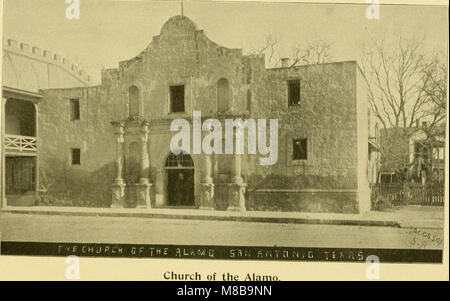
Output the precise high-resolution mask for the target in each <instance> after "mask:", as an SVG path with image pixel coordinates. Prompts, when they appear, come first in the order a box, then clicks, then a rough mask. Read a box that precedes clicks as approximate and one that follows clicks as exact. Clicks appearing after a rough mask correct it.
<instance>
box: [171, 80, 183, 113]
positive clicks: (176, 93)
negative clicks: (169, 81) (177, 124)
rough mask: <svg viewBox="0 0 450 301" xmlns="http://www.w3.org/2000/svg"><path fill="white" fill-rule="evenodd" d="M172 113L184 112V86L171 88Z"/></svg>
mask: <svg viewBox="0 0 450 301" xmlns="http://www.w3.org/2000/svg"><path fill="white" fill-rule="evenodd" d="M170 111H171V112H172V113H178V112H184V85H179V86H171V87H170Z"/></svg>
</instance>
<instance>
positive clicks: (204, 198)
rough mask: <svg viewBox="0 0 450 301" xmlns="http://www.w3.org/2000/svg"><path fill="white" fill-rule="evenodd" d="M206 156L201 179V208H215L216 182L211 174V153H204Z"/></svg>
mask: <svg viewBox="0 0 450 301" xmlns="http://www.w3.org/2000/svg"><path fill="white" fill-rule="evenodd" d="M203 158H204V171H203V172H204V173H203V178H202V180H201V181H200V186H201V195H200V209H204V210H214V184H213V179H212V176H211V173H212V162H211V155H206V154H204V155H203Z"/></svg>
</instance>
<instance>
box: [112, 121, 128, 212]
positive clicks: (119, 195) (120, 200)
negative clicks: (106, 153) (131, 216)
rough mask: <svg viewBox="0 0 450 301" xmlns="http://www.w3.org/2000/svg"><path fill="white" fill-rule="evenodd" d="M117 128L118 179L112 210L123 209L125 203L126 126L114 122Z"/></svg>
mask: <svg viewBox="0 0 450 301" xmlns="http://www.w3.org/2000/svg"><path fill="white" fill-rule="evenodd" d="M112 125H113V126H115V132H114V135H115V138H116V142H117V143H116V177H115V179H114V182H113V184H112V185H111V189H112V202H111V208H123V206H124V202H125V182H124V181H123V177H122V171H123V142H124V138H123V135H124V130H123V128H124V124H123V123H122V122H112Z"/></svg>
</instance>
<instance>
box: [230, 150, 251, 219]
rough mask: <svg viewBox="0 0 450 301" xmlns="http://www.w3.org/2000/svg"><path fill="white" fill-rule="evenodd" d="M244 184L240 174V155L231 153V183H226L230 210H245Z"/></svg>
mask: <svg viewBox="0 0 450 301" xmlns="http://www.w3.org/2000/svg"><path fill="white" fill-rule="evenodd" d="M246 186H247V185H246V184H244V180H243V179H242V174H241V155H238V154H233V169H232V174H231V183H230V184H229V185H228V208H227V210H230V211H245V189H246Z"/></svg>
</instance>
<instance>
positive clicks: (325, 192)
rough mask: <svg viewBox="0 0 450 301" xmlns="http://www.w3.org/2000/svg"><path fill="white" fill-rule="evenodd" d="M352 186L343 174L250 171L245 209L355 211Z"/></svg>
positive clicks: (354, 194)
mask: <svg viewBox="0 0 450 301" xmlns="http://www.w3.org/2000/svg"><path fill="white" fill-rule="evenodd" d="M355 187H356V183H354V181H353V180H351V179H348V178H345V177H336V176H323V177H321V176H314V175H300V176H295V177H289V176H283V175H273V174H270V175H267V176H266V177H263V176H259V175H253V176H250V177H249V179H248V192H247V209H248V210H255V211H299V212H335V213H358V203H357V193H356V188H355Z"/></svg>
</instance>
